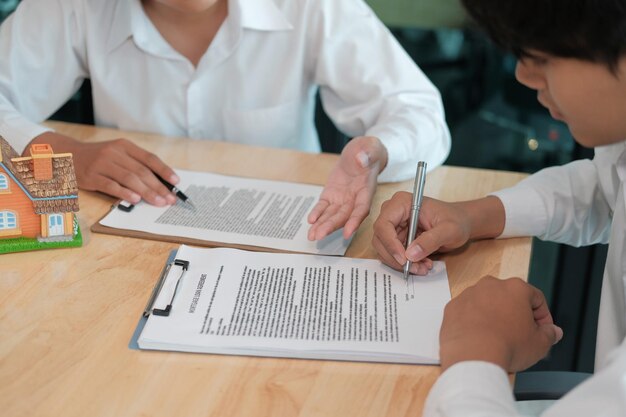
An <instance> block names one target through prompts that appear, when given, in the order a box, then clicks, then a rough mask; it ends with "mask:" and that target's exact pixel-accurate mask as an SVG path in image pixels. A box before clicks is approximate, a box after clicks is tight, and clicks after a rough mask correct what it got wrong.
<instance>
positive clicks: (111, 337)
mask: <svg viewBox="0 0 626 417" xmlns="http://www.w3.org/2000/svg"><path fill="white" fill-rule="evenodd" d="M50 126H52V127H54V128H55V129H56V130H57V131H59V132H60V133H64V134H66V135H69V136H73V137H76V138H79V139H81V140H84V141H90V142H91V141H101V140H106V139H113V138H117V137H126V138H129V139H131V140H133V141H135V142H136V143H137V144H139V145H141V146H143V147H145V148H147V149H149V150H151V151H153V152H155V153H156V154H158V155H159V156H161V157H162V158H163V159H164V160H165V161H166V162H167V163H169V164H171V165H172V166H173V167H176V168H186V169H192V170H199V171H212V172H218V173H222V174H229V175H241V176H248V177H258V178H267V179H278V180H285V179H288V180H290V181H300V182H307V183H315V184H322V183H323V182H324V181H325V179H326V176H327V175H328V173H329V171H330V169H331V167H332V165H333V164H334V163H335V161H336V160H337V156H336V155H328V154H322V155H312V154H304V153H300V152H294V151H289V150H277V149H263V148H251V147H247V146H241V145H233V144H227V143H223V142H211V141H190V140H186V139H183V138H163V137H160V136H158V135H149V134H141V133H131V132H120V131H117V130H112V129H103V128H95V127H90V126H81V125H72V124H64V123H50ZM523 177H524V175H523V174H516V173H505V172H496V171H487V170H476V169H466V168H454V167H440V168H437V169H436V170H435V171H433V172H432V173H430V174H429V176H428V179H427V186H426V195H429V196H433V197H438V198H441V199H444V200H462V199H470V198H474V197H479V196H482V195H484V194H485V193H488V192H490V191H492V190H495V189H499V188H502V187H505V186H508V185H512V184H514V183H516V182H517V181H519V180H520V179H521V178H523ZM410 186H411V182H404V183H396V184H385V185H382V186H380V187H379V191H378V193H377V195H376V197H375V201H374V206H373V210H372V213H371V215H370V217H369V218H368V219H367V220H366V222H365V224H364V225H363V226H362V227H361V228H360V230H359V232H358V233H357V236H356V237H355V239H354V241H353V243H352V245H351V247H350V248H349V250H348V254H347V255H349V256H354V257H367V258H374V257H375V252H374V251H373V249H372V247H371V245H370V241H371V234H372V232H371V223H372V218H375V216H376V215H377V213H378V208H379V206H380V204H381V203H382V201H384V200H385V199H387V198H389V197H390V196H391V195H392V194H393V193H394V192H395V191H398V190H409V189H410ZM113 202H114V199H113V198H110V197H107V196H104V195H102V194H99V193H94V192H85V191H82V190H81V191H80V207H81V211H80V212H79V214H78V217H79V221H80V225H81V229H82V231H83V233H84V246H83V247H82V248H74V249H58V250H49V251H41V252H29V253H16V254H9V255H2V256H1V257H0V381H2V386H1V388H0V410H1V411H0V414H1V415H3V416H6V417H9V416H11V417H12V416H16V417H17V416H19V417H22V416H64V417H70V416H81V417H83V416H116V417H119V416H168V417H169V416H178V417H181V416H224V417H225V416H228V417H237V416H241V417H244V416H245V417H250V416H258V417H265V416H267V417H270V416H272V417H276V416H301V417H304V416H307V417H308V416H342V417H343V416H363V417H366V416H372V417H373V416H376V417H381V416H411V417H417V416H420V415H421V412H422V408H423V404H424V400H425V398H426V396H427V394H428V391H429V389H430V387H431V386H432V384H433V383H434V381H435V379H436V378H437V376H438V375H439V368H438V367H436V366H414V365H394V364H371V363H355V362H332V361H315V360H294V359H273V358H252V357H237V356H219V355H205V354H181V353H169V352H140V351H136V350H131V349H129V348H128V342H129V340H130V339H131V336H132V333H133V330H134V329H135V326H136V324H137V321H138V319H139V317H140V315H141V312H142V309H143V307H144V305H145V303H146V300H147V299H148V297H149V295H150V291H151V290H152V287H153V285H154V282H155V280H156V279H157V277H158V275H159V272H160V270H161V267H162V265H163V262H164V260H165V259H166V258H167V255H168V253H169V252H170V250H171V249H173V248H175V247H176V246H177V245H176V244H171V243H165V242H156V241H149V240H140V239H132V238H124V237H118V236H108V235H102V234H92V233H91V232H90V231H89V227H90V226H91V224H92V223H93V222H95V221H96V220H97V219H99V218H100V217H101V216H102V215H103V214H104V213H105V212H106V211H107V210H108V208H109V206H110V205H111V204H112V203H113ZM529 258H530V239H527V238H524V239H508V240H492V241H483V242H476V243H473V244H471V245H469V246H467V247H466V248H464V249H463V250H461V251H457V252H455V253H452V254H447V255H445V256H442V257H441V259H443V260H445V261H446V263H447V266H448V273H449V276H450V286H451V291H452V294H453V295H456V294H458V293H459V292H461V291H462V290H463V289H464V288H466V287H467V286H469V285H471V284H473V283H474V282H476V281H477V279H478V278H479V277H481V276H483V275H486V274H491V275H494V276H497V277H502V278H505V277H509V276H519V277H522V278H524V279H526V278H527V271H528V264H529Z"/></svg>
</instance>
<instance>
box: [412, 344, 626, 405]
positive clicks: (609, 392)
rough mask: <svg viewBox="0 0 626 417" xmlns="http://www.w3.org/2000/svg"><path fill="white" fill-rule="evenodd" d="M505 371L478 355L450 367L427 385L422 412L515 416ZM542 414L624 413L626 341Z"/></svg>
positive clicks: (625, 401)
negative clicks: (609, 357)
mask: <svg viewBox="0 0 626 417" xmlns="http://www.w3.org/2000/svg"><path fill="white" fill-rule="evenodd" d="M518 416H519V413H518V412H517V410H516V407H515V402H514V398H513V395H512V391H511V387H510V385H509V380H508V378H507V375H506V373H505V372H504V370H503V369H502V368H500V367H499V366H497V365H495V364H492V363H488V362H480V361H468V362H459V363H457V364H455V365H453V366H451V367H450V368H448V369H447V370H446V371H445V372H444V373H443V374H442V375H441V376H440V377H439V379H438V380H437V382H436V383H435V385H434V386H433V388H432V389H431V391H430V393H429V395H428V398H427V399H426V404H425V406H424V413H423V417H518ZM541 416H542V417H592V416H594V417H623V416H626V341H625V342H623V343H622V345H621V346H620V347H619V348H618V349H616V350H614V351H613V352H612V354H611V360H610V361H609V363H608V365H607V366H606V367H605V368H603V369H601V370H598V371H597V372H596V373H595V375H593V376H592V377H591V378H589V379H588V380H586V381H585V382H583V383H582V384H580V385H579V386H577V387H576V388H574V389H573V390H572V391H570V392H569V393H567V394H566V395H565V396H564V397H563V398H561V399H560V400H558V401H556V402H555V403H554V404H553V405H552V406H551V407H550V408H548V409H547V410H545V412H543V413H542V414H541Z"/></svg>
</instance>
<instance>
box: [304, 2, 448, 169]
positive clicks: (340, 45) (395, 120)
mask: <svg viewBox="0 0 626 417" xmlns="http://www.w3.org/2000/svg"><path fill="white" fill-rule="evenodd" d="M317 3H318V4H319V5H318V6H316V7H317V8H318V9H319V10H318V11H317V13H316V15H315V16H313V17H312V19H313V20H314V23H313V27H315V28H316V29H315V33H317V34H318V38H317V39H315V40H314V41H313V42H312V47H313V48H316V49H317V50H318V51H319V52H318V55H317V65H316V68H315V75H314V79H315V82H316V83H317V84H319V85H320V95H321V99H322V103H323V106H324V109H325V111H326V112H327V113H328V115H329V117H330V118H331V119H332V120H333V122H334V123H335V124H336V125H337V127H338V128H340V129H341V130H342V131H344V132H345V133H346V134H348V135H350V136H358V135H368V136H376V137H378V138H379V139H380V140H381V141H382V143H383V144H384V145H385V147H386V148H387V152H388V154H389V160H388V164H387V167H386V168H385V170H384V171H383V172H382V173H381V175H380V176H379V180H380V181H399V180H406V179H409V178H412V177H413V176H414V175H415V167H416V165H417V161H418V160H425V161H426V162H427V163H428V165H429V168H434V167H436V166H437V165H440V164H441V163H443V161H444V160H445V158H446V157H447V156H448V153H449V151H450V133H449V131H448V128H447V126H446V123H445V119H444V111H443V104H442V101H441V97H440V94H439V92H438V91H437V89H436V88H435V87H434V86H433V84H432V83H431V82H430V81H429V80H428V78H426V76H425V75H424V74H423V73H422V71H421V70H420V69H419V68H418V67H417V65H416V64H415V63H414V62H413V60H412V59H411V58H410V57H409V56H408V55H407V53H406V52H405V51H404V50H403V49H402V47H401V46H400V45H399V43H398V42H397V41H396V40H395V38H394V37H393V35H392V34H391V33H390V32H389V31H388V30H387V28H385V26H384V25H383V24H382V22H381V21H380V20H379V19H378V18H377V17H376V16H375V15H374V13H373V12H372V11H371V9H370V8H369V7H368V6H367V5H365V4H364V3H363V2H362V0H323V1H318V2H317Z"/></svg>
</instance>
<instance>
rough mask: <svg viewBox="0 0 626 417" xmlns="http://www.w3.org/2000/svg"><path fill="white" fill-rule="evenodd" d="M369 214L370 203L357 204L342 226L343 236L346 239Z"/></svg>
mask: <svg viewBox="0 0 626 417" xmlns="http://www.w3.org/2000/svg"><path fill="white" fill-rule="evenodd" d="M368 214H370V205H369V203H368V204H358V205H356V206H355V207H354V210H352V214H351V215H350V218H349V219H348V221H346V224H345V225H344V226H343V237H344V238H345V239H348V238H349V237H350V236H352V234H353V233H354V232H356V230H357V229H358V228H359V226H360V225H361V223H362V222H363V220H365V218H366V217H367V216H368Z"/></svg>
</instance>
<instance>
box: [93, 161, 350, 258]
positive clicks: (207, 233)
mask: <svg viewBox="0 0 626 417" xmlns="http://www.w3.org/2000/svg"><path fill="white" fill-rule="evenodd" d="M176 173H177V174H178V176H179V177H180V184H181V185H180V187H181V190H182V191H183V192H184V193H185V194H186V195H187V196H188V197H189V198H190V200H191V201H193V207H192V206H191V205H189V204H186V203H184V202H182V201H178V202H177V203H176V204H175V205H173V206H169V207H155V206H151V205H150V204H147V203H145V202H141V203H139V204H138V205H136V206H135V207H134V209H133V210H132V211H131V212H125V211H122V210H117V209H114V210H112V211H111V212H110V213H109V214H108V215H107V216H105V217H104V218H103V219H102V220H100V224H102V225H104V226H108V227H113V228H116V229H127V230H136V231H140V232H148V233H152V234H157V235H164V236H178V237H183V238H193V239H200V240H203V241H207V242H217V243H222V244H230V245H246V246H257V247H263V248H272V249H279V250H284V251H290V252H304V253H315V254H321V255H343V254H344V253H345V252H346V249H347V248H348V245H349V244H350V240H345V239H343V236H342V230H338V231H336V232H335V233H333V234H331V235H330V236H328V237H326V238H325V239H323V240H321V241H319V242H311V241H309V240H308V239H307V233H308V230H309V227H310V225H309V224H308V222H307V216H308V214H309V212H310V211H311V209H312V208H313V207H314V206H315V204H316V203H317V201H318V199H319V196H320V194H321V192H322V189H323V187H320V186H316V185H308V184H297V183H292V182H282V181H269V180H258V179H252V178H241V177H232V176H226V175H219V174H211V173H207V172H194V171H183V170H177V171H176Z"/></svg>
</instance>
